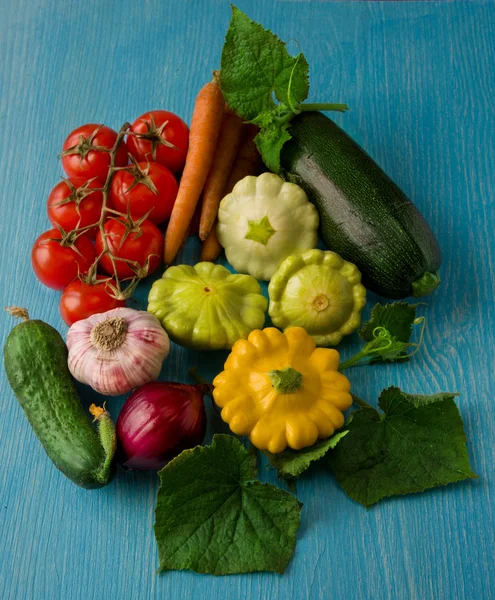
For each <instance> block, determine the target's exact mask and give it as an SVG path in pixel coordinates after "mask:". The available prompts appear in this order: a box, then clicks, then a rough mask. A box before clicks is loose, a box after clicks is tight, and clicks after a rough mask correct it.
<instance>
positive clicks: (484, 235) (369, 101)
mask: <svg viewBox="0 0 495 600" xmlns="http://www.w3.org/2000/svg"><path fill="white" fill-rule="evenodd" d="M238 4H239V7H240V8H242V9H244V10H246V11H247V12H248V13H249V14H250V16H251V17H252V18H254V19H256V20H258V21H261V22H262V23H264V24H265V25H266V26H268V27H270V28H271V29H273V30H274V31H275V32H277V33H278V34H279V35H280V36H281V37H282V38H283V39H290V38H292V39H294V40H298V42H299V43H300V44H301V46H302V49H303V50H304V52H305V54H306V57H307V59H308V62H309V64H310V65H311V93H310V100H313V101H323V100H330V101H336V102H338V101H345V102H347V104H348V105H349V106H350V107H351V109H352V110H351V111H350V112H349V113H348V114H346V115H342V116H341V115H339V116H337V117H336V120H337V121H338V123H339V124H340V125H342V126H343V127H344V128H345V129H346V131H347V132H348V133H349V134H350V135H352V136H353V137H354V138H355V139H356V140H357V141H358V142H359V143H361V144H362V145H363V146H364V147H365V148H366V149H367V150H368V151H369V152H370V153H371V154H372V156H374V158H375V159H376V160H377V161H378V162H379V163H380V164H381V165H382V166H383V167H384V168H385V170H386V171H387V172H388V173H389V174H390V175H391V176H392V177H393V178H394V179H395V180H396V181H397V183H398V184H399V185H401V186H402V187H403V188H404V190H405V192H406V193H408V194H409V195H410V196H411V198H412V199H413V200H414V202H415V203H416V205H417V206H418V207H419V209H420V210H421V211H422V212H423V213H424V215H425V216H426V218H427V220H428V221H429V222H430V224H431V226H432V228H433V230H434V231H435V232H436V233H437V234H438V237H439V240H440V244H441V246H442V249H443V253H444V266H443V268H442V276H443V284H442V286H441V287H440V289H439V290H438V291H437V292H436V293H435V294H434V295H433V296H432V297H431V299H429V300H428V307H427V308H425V314H426V315H427V317H428V328H427V333H426V340H425V346H424V350H423V351H422V352H421V353H419V354H418V355H416V357H415V358H414V360H413V361H412V362H411V363H410V364H409V365H401V366H384V367H375V368H373V369H366V368H361V369H355V370H353V371H352V372H351V373H350V376H351V379H352V384H353V387H354V390H355V391H356V393H357V394H358V395H359V396H361V397H364V398H367V399H368V400H370V401H372V402H374V401H375V399H376V397H377V395H378V393H379V391H380V390H381V389H382V388H383V387H386V386H388V385H391V384H395V385H399V386H401V387H402V388H403V389H405V390H406V391H409V392H422V393H432V392H435V391H440V390H444V391H459V392H461V396H460V398H459V408H460V411H461V414H462V416H463V419H464V422H465V425H466V430H467V433H468V437H469V440H470V443H469V452H470V456H471V459H472V464H473V468H474V470H475V471H476V472H477V473H478V474H479V475H480V479H479V480H477V481H474V482H473V481H470V482H467V483H461V484H459V485H455V486H450V487H449V488H445V489H439V490H434V491H431V492H428V493H425V494H418V495H413V496H408V497H404V498H399V499H392V500H390V501H385V502H382V503H380V504H379V505H378V506H376V507H375V508H373V509H372V510H370V511H366V510H365V509H364V508H362V507H361V506H359V505H357V504H355V503H354V502H352V501H351V500H349V499H348V498H347V497H346V496H345V494H344V493H343V492H342V491H341V490H340V488H339V487H338V486H337V485H336V483H335V481H334V480H333V479H332V478H329V477H328V476H325V475H324V473H323V472H319V471H316V472H313V475H312V476H311V477H303V478H302V479H301V480H300V481H299V482H298V484H297V495H298V498H299V499H300V500H301V501H302V502H303V503H304V509H303V513H302V526H301V530H300V534H299V541H298V545H297V550H296V554H295V556H294V559H293V561H292V562H291V564H290V566H289V569H288V571H287V572H286V574H285V575H284V576H278V575H274V574H254V575H244V576H233V577H224V578H213V577H207V576H198V575H195V574H193V573H186V572H173V573H168V574H165V575H164V576H161V577H156V576H155V574H154V573H155V569H156V567H157V553H156V549H155V544H154V538H153V531H152V525H153V510H154V501H155V493H156V487H157V485H156V476H155V475H153V474H149V473H147V474H146V473H145V474H129V473H127V474H124V473H120V474H119V475H118V477H117V478H116V479H115V480H114V482H113V483H112V485H110V486H108V487H107V488H104V489H102V490H99V491H94V492H88V491H85V490H82V489H78V488H77V487H75V486H74V485H73V484H72V483H71V482H70V481H68V480H67V479H65V478H64V477H63V476H62V475H60V474H59V473H58V472H57V471H56V470H55V469H54V468H53V467H52V465H51V464H50V463H49V461H48V459H47V458H46V456H45V455H44V453H43V451H42V449H41V447H40V445H39V444H38V442H37V441H36V439H35V437H34V435H33V433H32V432H31V431H30V429H29V426H28V424H27V422H26V421H25V419H24V418H23V415H22V412H21V409H20V408H19V406H18V405H17V403H16V401H15V399H14V397H13V395H12V392H11V391H10V388H9V387H8V385H7V382H6V378H5V373H2V376H1V381H0V385H1V389H0V464H1V473H0V511H1V523H2V528H1V535H0V598H2V600H7V599H15V600H20V599H22V600H45V599H47V600H48V599H49V600H52V599H57V598H63V599H64V600H83V599H84V600H108V599H114V598H119V599H120V600H134V599H136V598H139V600H147V599H155V598H167V599H168V600H179V599H180V600H190V599H195V600H197V599H201V598H205V599H206V598H208V599H211V600H224V599H225V598H228V599H235V598H250V599H252V600H261V599H270V600H319V599H322V600H323V599H324V600H328V599H329V598H343V597H345V598H347V599H348V600H367V599H373V600H406V599H407V600H409V599H418V600H424V599H429V598H435V599H437V600H451V599H452V600H453V599H455V600H463V599H477V598H493V597H495V592H494V590H495V569H494V568H493V566H494V559H493V553H494V549H495V537H494V531H495V519H494V514H493V511H494V508H493V507H494V501H495V494H494V488H493V480H494V476H495V468H494V465H495V445H494V444H493V440H494V437H495V419H494V415H495V403H494V399H493V393H492V382H493V365H494V359H495V337H494V332H495V317H494V311H493V302H494V299H495V273H494V270H495V266H494V253H495V239H494V235H493V228H494V221H495V219H494V217H495V181H494V164H495V119H494V111H493V98H494V97H495V4H494V3H491V2H481V1H480V2H477V1H474V2H471V1H470V2H465V3H461V2H446V3H444V2H438V3H429V2H417V3H409V2H398V3H394V2H382V3H366V2H363V3H360V2H351V3H338V2H337V3H334V2H324V1H322V2H303V1H294V2H293V1H282V0H280V1H263V0H256V1H254V0H252V1H248V0H240V1H239V2H238ZM229 17H230V11H229V7H228V4H227V3H226V2H223V1H222V2H220V1H216V0H194V1H187V2H173V1H172V0H148V1H146V2H145V1H143V0H120V1H119V0H98V1H95V0H87V1H86V2H62V1H60V0H0V90H1V92H0V130H1V132H2V143H1V144H0V173H1V179H2V186H1V191H0V194H1V200H0V227H1V230H2V235H1V236H0V253H1V256H2V261H3V265H2V269H0V294H1V305H2V306H3V305H9V304H18V305H22V306H27V307H29V309H30V311H31V313H32V315H33V316H36V317H37V318H41V319H44V320H46V321H48V322H49V323H51V324H53V325H54V326H56V327H57V328H58V329H59V330H60V331H61V332H62V333H63V334H64V333H65V332H66V327H65V326H64V325H63V323H62V321H61V319H60V317H59V314H58V306H57V303H58V294H57V293H55V292H53V291H51V290H48V289H46V288H43V287H42V286H41V285H40V284H38V283H37V282H36V280H35V278H34V275H33V274H32V272H31V267H30V264H29V250H30V247H31V245H32V243H33V241H34V239H35V237H36V236H37V235H38V234H39V233H41V232H42V231H44V230H45V229H46V228H48V221H47V218H46V216H45V211H44V206H45V202H46V198H47V195H48V193H49V191H50V189H51V188H52V187H53V185H54V184H55V183H56V182H57V180H58V177H59V176H60V175H61V169H60V166H59V164H58V162H57V160H56V155H57V153H58V152H59V151H60V148H61V145H62V143H63V140H64V137H65V136H66V135H67V133H68V132H69V131H70V130H71V129H73V128H74V127H76V126H78V125H80V124H82V123H84V122H104V123H105V124H107V125H110V126H112V127H114V128H118V127H119V126H120V125H121V124H122V123H123V122H124V121H125V120H132V119H134V118H135V117H137V116H138V115H140V114H141V113H143V112H145V111H146V110H149V109H152V108H167V109H170V110H172V111H176V112H178V113H179V114H181V115H182V116H183V117H184V118H186V119H190V116H191V112H192V107H193V101H194V95H195V93H196V92H197V90H199V88H200V87H201V86H202V85H203V84H204V83H205V82H206V81H208V80H209V78H210V73H211V71H212V70H213V69H215V68H217V67H218V61H219V56H220V50H221V46H222V42H223V36H224V33H225V30H226V28H227V25H228V21H229ZM293 49H294V50H296V45H295V43H294V48H293ZM198 255H199V252H198V246H197V244H195V243H193V242H191V243H190V244H189V246H188V247H187V248H186V250H185V251H184V254H183V256H184V259H185V260H187V261H193V260H195V259H196V258H197V256H198ZM149 285H150V284H149V283H148V285H147V286H144V287H143V289H141V290H140V291H139V299H140V303H141V305H142V306H144V302H145V299H146V291H147V289H149ZM374 301H375V298H374V297H371V298H370V301H369V305H368V306H369V307H370V306H372V305H373V303H374ZM12 325H13V322H12V321H11V319H10V318H9V317H7V315H5V316H4V317H1V318H0V329H1V339H2V342H3V341H4V340H5V338H6V336H7V334H8V331H9V330H10V328H11V327H12ZM356 343H357V341H356V339H354V338H353V339H351V340H349V341H346V342H344V344H343V345H342V346H341V351H342V354H343V356H344V357H347V356H349V355H350V354H351V353H352V352H353V350H354V348H355V346H356ZM224 358H225V354H223V353H214V354H212V355H209V356H208V357H205V355H204V354H203V355H201V354H198V353H194V352H189V353H188V352H186V351H185V350H183V349H180V348H178V347H176V346H175V347H174V348H173V351H172V353H171V356H170V359H169V360H168V362H167V364H166V368H165V369H164V371H163V374H162V375H163V378H166V379H176V380H183V381H186V380H187V368H188V366H189V365H191V364H195V365H196V366H198V367H199V368H200V369H201V371H202V372H204V374H205V376H209V377H211V376H213V375H214V374H215V373H216V372H217V371H218V370H220V368H221V365H222V362H223V360H224ZM84 398H85V401H86V402H89V401H90V399H91V394H90V393H88V392H85V394H84ZM121 403H122V400H120V399H116V400H111V402H110V409H113V411H114V413H116V412H117V411H118V409H119V407H120V405H121ZM262 477H263V479H264V480H267V481H271V482H275V477H274V475H273V473H272V472H270V471H269V470H267V469H265V467H264V466H263V467H262Z"/></svg>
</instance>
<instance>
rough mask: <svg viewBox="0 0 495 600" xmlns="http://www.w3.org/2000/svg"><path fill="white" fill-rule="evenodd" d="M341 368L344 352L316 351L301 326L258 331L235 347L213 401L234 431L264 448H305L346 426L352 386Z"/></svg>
mask: <svg viewBox="0 0 495 600" xmlns="http://www.w3.org/2000/svg"><path fill="white" fill-rule="evenodd" d="M338 365H339V353H338V352H337V351H336V350H333V349H329V348H316V344H315V341H314V339H313V338H312V337H311V336H310V335H309V334H308V333H307V332H306V331H305V330H304V329H303V328H302V327H290V328H288V329H286V331H285V332H284V333H282V332H281V331H279V330H278V329H275V328H274V327H268V328H266V329H263V330H259V329H257V330H255V331H252V332H251V333H250V334H249V337H248V339H247V340H238V341H237V342H236V343H235V344H234V346H233V348H232V352H231V353H230V355H229V357H228V359H227V361H226V363H225V367H224V369H225V370H224V371H222V372H221V373H220V374H219V375H217V377H215V379H214V381H213V386H214V390H213V398H214V399H215V402H216V403H217V404H218V406H220V407H221V408H222V412H221V416H222V419H223V420H224V421H225V422H226V423H228V424H229V427H230V429H231V430H232V431H233V432H234V433H236V434H237V435H249V438H250V440H251V442H252V443H253V445H254V446H256V447H257V448H259V449H260V450H268V451H269V452H272V453H273V454H275V453H278V452H282V451H283V450H285V449H286V448H287V447H290V448H293V449H294V450H300V449H301V448H305V447H307V446H312V445H313V444H314V443H315V442H316V441H317V440H318V439H319V438H327V437H330V436H331V435H332V434H333V432H334V431H335V430H336V429H339V428H340V427H342V425H343V424H344V415H343V411H344V410H346V409H347V408H349V407H350V406H351V404H352V397H351V395H350V393H349V390H350V387H351V384H350V383H349V380H348V379H347V377H345V376H344V375H342V374H341V373H339V372H338V370H337V369H338Z"/></svg>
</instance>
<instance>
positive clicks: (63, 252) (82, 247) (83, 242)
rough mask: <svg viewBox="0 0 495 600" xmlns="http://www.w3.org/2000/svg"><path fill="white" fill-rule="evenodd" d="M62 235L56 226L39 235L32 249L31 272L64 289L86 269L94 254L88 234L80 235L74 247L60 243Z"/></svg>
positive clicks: (44, 281)
mask: <svg viewBox="0 0 495 600" xmlns="http://www.w3.org/2000/svg"><path fill="white" fill-rule="evenodd" d="M61 239H62V236H61V235H60V233H59V231H58V229H50V230H49V231H45V233H42V234H41V235H40V236H39V238H38V239H37V240H36V241H35V242H34V245H33V249H32V251H31V262H32V264H33V270H34V274H35V275H36V277H37V278H38V279H39V280H40V281H41V283H43V284H45V285H46V286H48V287H50V288H53V289H54V290H63V289H64V288H65V287H66V286H68V285H69V283H70V282H71V281H74V279H75V278H76V277H77V276H78V275H79V273H87V272H88V269H89V267H90V266H91V265H92V264H93V262H94V260H95V258H96V255H95V248H94V246H93V244H92V243H91V240H90V239H89V237H88V236H86V235H81V236H79V237H78V238H77V240H76V241H75V243H74V246H75V249H74V248H72V247H71V246H63V245H62V244H61V243H60V242H61Z"/></svg>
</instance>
